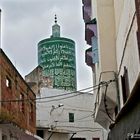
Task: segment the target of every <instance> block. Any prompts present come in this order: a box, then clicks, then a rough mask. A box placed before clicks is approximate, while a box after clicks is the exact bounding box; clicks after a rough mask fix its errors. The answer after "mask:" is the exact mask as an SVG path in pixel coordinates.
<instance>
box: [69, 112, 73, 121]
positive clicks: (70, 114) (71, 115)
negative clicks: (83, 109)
mask: <svg viewBox="0 0 140 140" xmlns="http://www.w3.org/2000/svg"><path fill="white" fill-rule="evenodd" d="M69 122H74V113H69Z"/></svg>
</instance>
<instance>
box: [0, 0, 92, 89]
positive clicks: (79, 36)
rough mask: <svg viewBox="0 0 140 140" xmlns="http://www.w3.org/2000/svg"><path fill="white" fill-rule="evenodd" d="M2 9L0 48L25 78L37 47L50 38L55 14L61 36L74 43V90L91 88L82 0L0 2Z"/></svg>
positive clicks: (32, 65) (31, 67) (30, 69)
mask: <svg viewBox="0 0 140 140" xmlns="http://www.w3.org/2000/svg"><path fill="white" fill-rule="evenodd" d="M0 8H1V9H2V13H1V16H2V19H1V20H2V21H1V22H2V33H1V34H2V41H1V42H2V46H1V48H2V49H3V50H4V52H5V53H6V55H7V56H8V57H9V58H10V60H11V61H12V63H13V64H14V65H15V66H16V68H17V70H18V71H19V73H20V74H21V75H22V76H23V77H24V76H25V75H27V74H28V73H29V72H31V71H32V70H33V69H34V68H35V67H36V66H37V63H38V62H37V44H38V42H39V41H40V40H42V39H45V38H49V37H50V36H51V27H52V25H53V24H54V15H55V14H56V15H57V17H58V24H59V25H60V26H61V36H62V37H66V38H70V39H72V40H74V41H75V43H76V60H77V61H76V64H77V88H78V90H79V89H84V88H87V87H90V86H92V85H93V82H92V71H91V68H90V67H88V66H87V65H86V64H85V50H86V49H87V48H89V46H88V45H86V42H85V39H84V38H85V36H84V21H83V18H82V0H0Z"/></svg>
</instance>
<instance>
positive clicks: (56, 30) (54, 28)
mask: <svg viewBox="0 0 140 140" xmlns="http://www.w3.org/2000/svg"><path fill="white" fill-rule="evenodd" d="M54 22H55V24H54V25H53V26H52V37H60V26H59V25H58V24H57V16H56V15H55V21H54Z"/></svg>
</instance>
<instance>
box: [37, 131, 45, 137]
mask: <svg viewBox="0 0 140 140" xmlns="http://www.w3.org/2000/svg"><path fill="white" fill-rule="evenodd" d="M37 135H38V136H40V137H41V138H44V130H37Z"/></svg>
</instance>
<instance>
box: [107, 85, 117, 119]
mask: <svg viewBox="0 0 140 140" xmlns="http://www.w3.org/2000/svg"><path fill="white" fill-rule="evenodd" d="M107 88H108V84H106V87H105V93H104V107H105V111H106V114H107V116H108V117H109V118H110V120H111V121H113V122H115V120H113V119H112V117H111V116H110V114H109V112H108V109H107V104H106V94H107Z"/></svg>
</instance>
